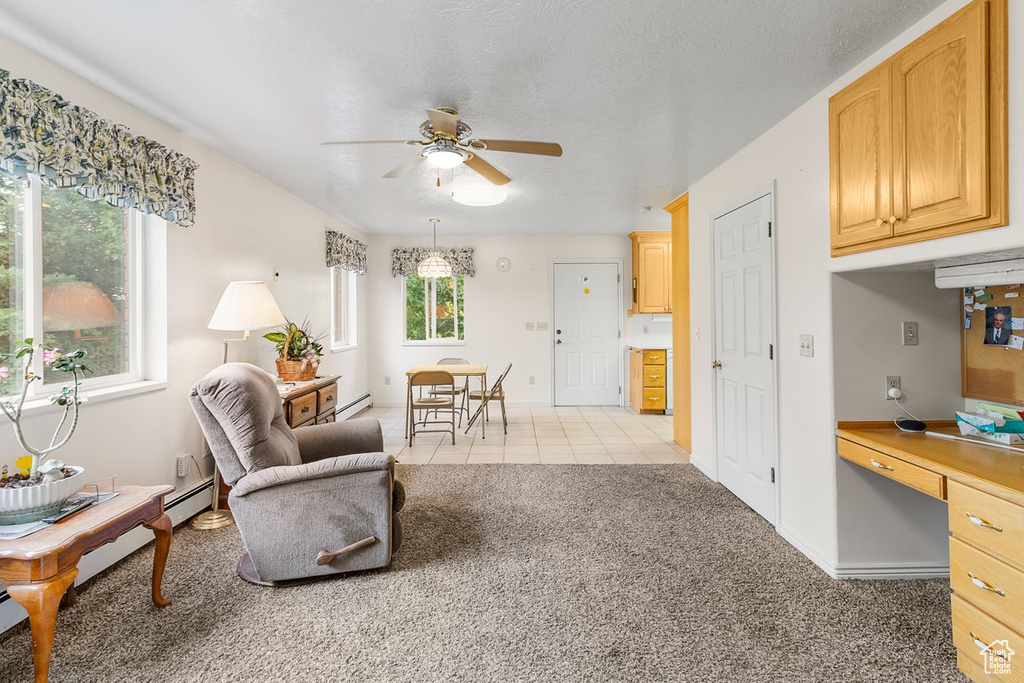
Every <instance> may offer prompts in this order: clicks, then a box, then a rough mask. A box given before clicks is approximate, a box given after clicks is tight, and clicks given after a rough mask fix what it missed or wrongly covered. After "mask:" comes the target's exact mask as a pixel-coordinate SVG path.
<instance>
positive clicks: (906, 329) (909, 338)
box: [903, 323, 917, 346]
mask: <svg viewBox="0 0 1024 683" xmlns="http://www.w3.org/2000/svg"><path fill="white" fill-rule="evenodd" d="M903 345H904V346H917V323H903Z"/></svg>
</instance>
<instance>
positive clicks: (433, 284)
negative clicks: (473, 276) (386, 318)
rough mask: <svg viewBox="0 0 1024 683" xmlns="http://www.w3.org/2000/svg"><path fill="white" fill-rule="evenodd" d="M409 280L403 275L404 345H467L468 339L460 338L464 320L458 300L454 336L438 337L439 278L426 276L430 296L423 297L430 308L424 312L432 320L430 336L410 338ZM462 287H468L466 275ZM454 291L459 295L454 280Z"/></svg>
mask: <svg viewBox="0 0 1024 683" xmlns="http://www.w3.org/2000/svg"><path fill="white" fill-rule="evenodd" d="M455 277H456V276H455V275H452V279H453V280H454V278H455ZM407 282H408V280H407V279H406V278H405V277H403V278H402V345H403V346H465V345H466V340H465V339H459V326H460V324H461V323H462V321H461V320H459V306H458V303H457V302H456V305H455V336H454V337H453V338H451V339H438V338H437V337H436V335H437V317H436V311H437V278H425V279H424V282H425V283H427V289H428V290H429V294H430V295H429V297H428V296H426V295H425V296H424V297H423V305H424V306H425V307H427V308H428V310H426V311H424V313H426V319H427V320H428V321H430V329H429V330H427V332H428V333H429V336H428V337H427V338H426V339H409V330H408V328H407V327H406V324H407V323H408V320H407V319H406V317H405V308H406V294H407V291H406V283H407ZM462 288H463V290H465V288H466V279H465V276H463V278H462ZM452 291H453V292H454V295H455V296H458V288H457V287H455V283H454V282H453V283H452ZM462 306H463V308H465V306H466V302H465V291H463V302H462ZM431 311H434V313H431ZM463 336H465V330H463Z"/></svg>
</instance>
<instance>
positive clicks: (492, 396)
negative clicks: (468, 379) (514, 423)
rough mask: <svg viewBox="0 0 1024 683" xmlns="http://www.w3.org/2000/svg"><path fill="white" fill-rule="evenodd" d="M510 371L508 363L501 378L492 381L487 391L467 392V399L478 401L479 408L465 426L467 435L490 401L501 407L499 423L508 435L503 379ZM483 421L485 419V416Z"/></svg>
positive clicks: (510, 367)
mask: <svg viewBox="0 0 1024 683" xmlns="http://www.w3.org/2000/svg"><path fill="white" fill-rule="evenodd" d="M511 369H512V364H511V363H509V364H508V366H506V367H505V371H504V372H502V373H501V376H500V377H498V379H496V380H495V381H494V384H493V385H491V388H490V389H489V390H488V391H471V392H469V398H470V400H471V401H480V407H479V408H477V409H476V413H474V414H473V418H472V419H471V420H470V421H469V424H468V425H466V432H467V433H469V428H470V427H472V426H473V423H474V422H475V421H476V418H478V417H480V414H481V413H485V414H486V412H487V404H488V403H490V402H491V401H497V402H498V404H499V405H500V406H501V422H502V426H503V427H504V429H505V434H508V416H507V415H506V414H505V388H504V382H505V378H506V377H508V373H509V371H510V370H511ZM484 419H485V420H486V419H487V417H486V415H485V417H484Z"/></svg>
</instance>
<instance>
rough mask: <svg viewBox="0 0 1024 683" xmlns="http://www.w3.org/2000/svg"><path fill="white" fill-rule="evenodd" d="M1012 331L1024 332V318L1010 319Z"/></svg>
mask: <svg viewBox="0 0 1024 683" xmlns="http://www.w3.org/2000/svg"><path fill="white" fill-rule="evenodd" d="M1010 320H1011V323H1010V325H1011V326H1012V329H1014V330H1024V318H1010Z"/></svg>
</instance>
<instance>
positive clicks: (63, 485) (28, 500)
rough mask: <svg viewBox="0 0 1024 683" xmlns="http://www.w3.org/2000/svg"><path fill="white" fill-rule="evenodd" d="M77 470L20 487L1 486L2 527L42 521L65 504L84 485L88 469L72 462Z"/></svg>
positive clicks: (73, 467) (0, 511)
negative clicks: (60, 477)
mask: <svg viewBox="0 0 1024 683" xmlns="http://www.w3.org/2000/svg"><path fill="white" fill-rule="evenodd" d="M67 467H68V469H72V470H75V473H74V474H72V475H71V476H68V477H65V478H63V479H59V480H58V481H53V482H49V483H46V484H36V485H34V486H21V487H18V488H0V526H2V525H7V524H25V523H27V522H38V521H39V520H41V519H43V518H44V517H49V516H50V515H52V514H53V513H55V512H57V511H58V510H60V509H61V508H62V507H64V503H66V502H67V500H68V498H70V497H71V496H73V495H74V494H76V493H78V490H79V489H80V488H82V474H83V473H84V472H85V468H83V467H76V466H74V465H68V466H67Z"/></svg>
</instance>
